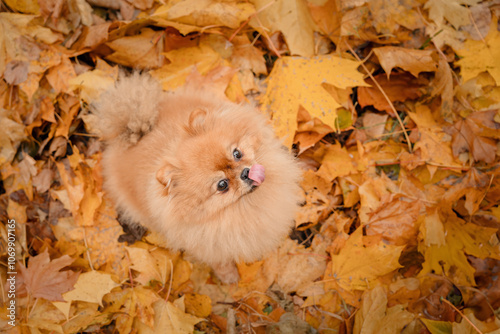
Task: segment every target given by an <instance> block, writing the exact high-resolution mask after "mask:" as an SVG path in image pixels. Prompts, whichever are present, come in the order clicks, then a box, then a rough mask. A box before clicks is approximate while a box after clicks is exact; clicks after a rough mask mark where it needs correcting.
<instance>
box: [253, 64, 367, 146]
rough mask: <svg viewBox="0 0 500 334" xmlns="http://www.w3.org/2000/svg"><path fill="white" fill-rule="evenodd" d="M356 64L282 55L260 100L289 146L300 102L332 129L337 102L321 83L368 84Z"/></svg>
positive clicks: (337, 85) (346, 85) (334, 126)
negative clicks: (271, 115) (271, 114)
mask: <svg viewBox="0 0 500 334" xmlns="http://www.w3.org/2000/svg"><path fill="white" fill-rule="evenodd" d="M358 66H359V63H358V62H355V61H352V60H349V59H344V58H339V57H334V56H317V57H313V58H301V57H283V58H280V59H278V61H276V63H275V64H274V68H273V70H272V72H271V75H270V76H269V79H268V80H269V81H268V88H267V92H266V95H265V96H264V98H263V100H262V103H263V104H264V105H265V106H266V107H267V108H268V110H270V111H271V112H272V113H273V125H274V127H275V130H276V134H277V135H278V137H280V138H283V139H284V143H285V145H286V146H287V147H290V146H291V145H292V141H293V136H294V134H295V130H296V129H297V112H298V110H299V105H302V106H303V107H304V108H305V109H306V110H307V111H308V112H309V114H310V115H311V117H316V118H318V119H320V120H321V121H322V122H323V123H325V124H327V125H329V126H330V127H332V128H333V129H337V128H338V124H337V112H336V109H337V108H339V107H340V104H339V103H338V102H337V101H336V100H335V99H334V98H333V96H332V95H331V94H329V93H328V92H327V91H326V90H325V88H324V87H323V84H330V85H333V86H335V87H338V88H341V89H346V88H347V87H355V86H368V84H366V83H365V82H364V81H363V75H362V74H361V73H359V72H358V71H357V70H356V69H357V68H358Z"/></svg>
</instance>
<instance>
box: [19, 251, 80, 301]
mask: <svg viewBox="0 0 500 334" xmlns="http://www.w3.org/2000/svg"><path fill="white" fill-rule="evenodd" d="M73 262H74V259H72V258H71V257H69V256H67V255H63V256H61V257H60V258H57V259H55V260H51V259H50V257H49V253H48V251H47V250H45V252H43V253H41V254H39V255H37V256H34V257H31V258H30V261H29V262H28V268H26V267H24V265H23V264H22V263H19V270H20V272H21V275H22V276H23V280H24V284H25V285H26V289H27V290H28V292H29V293H30V295H31V296H32V297H33V298H45V299H47V300H50V301H64V299H63V296H62V294H63V293H65V292H68V291H70V290H73V289H74V284H75V282H76V281H77V279H78V276H79V273H75V272H73V271H71V270H66V271H60V270H61V269H62V268H64V267H67V266H69V265H70V264H71V263H73Z"/></svg>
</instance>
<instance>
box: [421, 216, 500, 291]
mask: <svg viewBox="0 0 500 334" xmlns="http://www.w3.org/2000/svg"><path fill="white" fill-rule="evenodd" d="M444 226H445V230H446V243H445V245H443V246H437V245H431V246H430V247H428V248H427V249H425V254H424V257H425V262H424V264H423V268H422V271H421V272H420V274H419V276H420V277H423V276H425V275H427V274H429V273H435V274H437V275H441V274H445V275H447V276H448V277H449V278H450V279H451V280H453V282H455V283H456V284H458V285H464V286H473V285H475V284H476V283H475V279H474V273H475V269H474V268H473V267H472V266H471V264H470V263H469V261H468V260H467V256H466V255H465V254H470V255H473V256H475V257H478V258H481V259H484V258H487V257H492V258H496V259H499V258H500V255H498V254H500V252H499V246H498V241H496V244H495V243H492V242H491V240H492V238H494V237H495V236H494V235H495V233H496V231H497V229H495V228H487V227H482V226H478V225H475V224H472V223H466V224H464V222H463V221H462V220H460V219H458V218H456V217H455V218H450V219H448V220H447V221H446V222H445V224H444Z"/></svg>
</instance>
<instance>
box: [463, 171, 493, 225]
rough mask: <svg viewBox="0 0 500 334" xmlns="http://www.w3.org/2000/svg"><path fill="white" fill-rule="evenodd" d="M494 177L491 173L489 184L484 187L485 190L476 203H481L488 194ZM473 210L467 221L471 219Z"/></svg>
mask: <svg viewBox="0 0 500 334" xmlns="http://www.w3.org/2000/svg"><path fill="white" fill-rule="evenodd" d="M494 178H495V175H493V174H492V175H491V178H490V184H488V188H486V190H485V191H484V195H483V197H482V198H481V200H480V201H479V202H478V204H481V202H482V201H484V198H485V197H486V195H487V194H488V190H490V188H491V184H492V183H493V179H494ZM474 213H475V212H473V213H472V214H471V215H470V216H469V223H470V222H471V221H472V216H473V215H474Z"/></svg>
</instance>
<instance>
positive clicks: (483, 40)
mask: <svg viewBox="0 0 500 334" xmlns="http://www.w3.org/2000/svg"><path fill="white" fill-rule="evenodd" d="M467 10H468V12H469V17H470V20H471V21H472V24H473V25H474V28H475V29H476V32H477V34H478V35H479V38H481V41H482V42H483V43H484V45H486V46H488V43H486V40H485V39H484V37H483V35H482V34H481V31H479V27H478V26H477V24H476V20H474V16H472V12H471V11H470V7H469V6H467Z"/></svg>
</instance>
